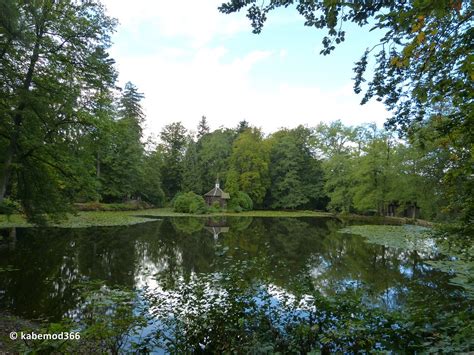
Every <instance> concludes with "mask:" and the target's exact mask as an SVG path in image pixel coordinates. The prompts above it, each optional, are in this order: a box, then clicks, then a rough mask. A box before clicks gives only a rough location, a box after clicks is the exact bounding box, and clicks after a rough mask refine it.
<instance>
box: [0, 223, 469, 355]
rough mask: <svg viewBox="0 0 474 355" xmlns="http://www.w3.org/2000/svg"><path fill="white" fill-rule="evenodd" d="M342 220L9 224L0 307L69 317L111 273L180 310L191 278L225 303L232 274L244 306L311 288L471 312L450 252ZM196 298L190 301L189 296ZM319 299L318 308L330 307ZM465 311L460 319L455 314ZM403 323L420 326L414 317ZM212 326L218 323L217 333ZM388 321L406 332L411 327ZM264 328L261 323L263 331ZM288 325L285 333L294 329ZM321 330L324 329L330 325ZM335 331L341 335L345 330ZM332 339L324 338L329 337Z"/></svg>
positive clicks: (399, 306) (424, 313)
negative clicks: (350, 230)
mask: <svg viewBox="0 0 474 355" xmlns="http://www.w3.org/2000/svg"><path fill="white" fill-rule="evenodd" d="M343 227H345V225H344V224H343V223H342V222H340V221H339V220H337V219H332V218H250V217H233V218H231V217H228V218H218V219H211V218H207V219H206V218H187V217H183V218H163V219H157V220H154V221H151V222H147V223H142V224H137V225H132V226H123V227H101V228H84V229H62V228H41V229H40V228H25V229H22V228H17V229H9V230H2V236H3V238H2V239H1V240H0V310H2V309H3V310H6V311H8V312H9V313H12V314H14V315H17V316H20V317H22V318H25V319H42V320H47V321H48V322H59V321H60V320H61V319H62V318H63V317H65V316H71V315H73V314H76V315H77V312H80V310H81V307H80V306H79V305H80V304H81V302H83V295H82V294H81V288H78V287H77V286H78V285H79V284H81V283H82V282H84V281H90V280H101V281H102V282H103V283H104V284H105V285H108V286H109V287H110V288H113V287H117V286H123V287H126V288H128V289H134V290H138V291H140V290H144V289H145V290H146V292H147V294H148V295H150V294H153V293H155V294H161V295H167V296H162V297H164V298H166V297H169V298H170V299H174V303H173V304H172V305H171V306H170V305H169V304H168V305H167V306H166V305H164V303H163V300H162V301H161V302H160V303H159V305H160V306H161V307H168V308H167V309H168V310H170V307H171V308H173V307H174V308H176V307H180V306H182V305H183V304H185V303H186V302H187V301H186V302H185V301H183V297H182V294H181V295H179V293H180V292H183V290H185V285H192V287H191V292H194V291H195V292H197V291H196V290H198V289H200V286H199V282H201V286H202V285H206V287H207V288H208V289H209V288H212V289H214V291H213V293H212V294H211V295H209V294H206V292H201V293H200V296H201V298H205V299H207V300H208V301H209V302H212V301H211V300H213V301H216V300H217V299H218V298H219V297H216V296H215V295H216V294H218V293H219V292H220V291H218V290H217V288H218V287H217V284H218V283H219V282H220V281H219V280H224V283H223V284H222V285H224V286H222V285H221V286H222V287H224V289H225V280H227V284H226V285H227V286H229V285H230V286H229V288H227V289H225V292H226V295H229V294H231V293H232V291H229V290H230V289H232V290H235V289H234V287H235V285H236V284H238V288H239V292H240V293H238V295H239V296H238V297H236V299H238V300H239V302H241V301H242V299H243V298H242V295H243V294H244V293H245V292H247V291H248V290H251V292H250V293H253V299H254V300H255V299H257V300H258V301H257V302H256V303H252V304H253V305H254V306H255V304H257V306H256V307H260V306H262V304H263V301H262V300H265V299H267V300H268V299H272V300H270V303H269V304H270V305H271V304H273V305H274V304H275V303H278V302H279V301H278V300H279V299H280V300H281V298H282V297H283V298H286V299H288V297H289V295H290V296H291V295H295V294H307V292H306V291H304V290H308V289H311V290H312V292H313V291H314V292H317V294H318V296H317V297H321V300H322V299H326V298H327V299H333V300H334V299H336V302H339V303H337V304H338V305H339V304H340V302H342V301H337V298H334V297H338V295H341V294H348V293H350V294H352V295H356V296H354V297H355V298H353V299H354V300H356V301H354V302H355V303H354V304H355V305H357V304H361V307H365V308H364V309H367V310H368V311H367V312H369V313H370V312H371V310H376V311H377V312H383V314H386V315H389V316H391V315H400V314H403V313H404V312H407V310H410V312H411V313H410V314H412V313H417V314H416V315H415V316H417V317H419V318H420V317H421V318H423V317H426V319H428V318H429V316H428V315H429V314H430V315H432V316H433V317H435V318H436V317H438V316H439V313H440V311H441V313H443V312H445V313H446V314H449V315H451V314H454V313H455V312H460V314H465V313H469V310H470V307H472V303H471V302H470V301H469V300H467V298H466V295H465V293H464V292H463V290H462V289H461V288H459V287H457V286H455V285H452V284H451V283H450V282H449V281H450V277H451V276H450V275H449V274H447V273H444V272H441V271H439V270H437V269H435V268H433V267H432V266H430V264H429V263H428V262H429V261H431V260H435V259H437V258H439V257H440V256H439V255H438V254H437V253H436V250H424V251H417V250H403V249H397V248H391V247H387V246H384V245H376V244H369V243H366V242H365V240H364V238H363V237H360V236H357V235H349V234H343V233H340V232H339V231H340V230H341V229H342V228H343ZM223 275H224V276H223ZM302 283H305V285H304V290H303V288H302V287H301V286H302ZM222 287H221V288H220V290H221V291H222ZM308 287H309V288H308ZM263 289H264V290H265V292H264V293H263V294H262V290H263ZM242 290H244V291H242ZM245 290H246V291H245ZM173 292H174V293H173ZM186 292H189V289H188V291H186ZM236 292H237V291H236ZM242 292H243V293H242ZM305 292H306V293H305ZM177 294H178V296H176V295H177ZM277 294H278V295H280V296H279V297H280V298H278V296H277ZM213 295H214V296H213ZM265 295H266V296H265ZM282 295H283V296H282ZM221 298H222V297H220V298H219V299H220V300H221V301H222V299H221ZM275 299H276V301H275ZM321 302H322V301H321ZM165 303H166V302H165ZM280 303H281V302H280ZM186 304H187V305H188V306H189V302H188V303H186ZM244 304H245V306H246V307H247V309H250V308H251V307H250V308H249V304H248V303H245V302H244ZM281 304H283V303H281ZM320 304H321V303H318V306H317V308H318V307H319V308H321V307H320ZM155 306H156V304H155ZM190 307H198V306H197V305H194V306H193V305H191V306H190ZM298 307H299V308H298V310H299V311H298V312H299V313H298V314H299V316H300V317H302V318H301V319H306V318H307V317H309V316H308V314H311V312H310V311H308V312H309V313H308V312H306V315H304V314H303V313H304V312H303V311H302V309H303V308H304V307H302V306H301V303H300V306H298ZM338 307H339V306H337V307H335V308H334V307H333V308H331V309H332V310H333V313H334V317H335V318H338V319H339V318H340V319H342V318H344V317H343V315H342V312H345V311H344V310H343V309H341V310H339V309H340V308H338ZM351 307H359V306H351ZM268 309H271V307H270V308H267V310H268ZM294 309H295V308H293V311H294ZM414 310H416V311H414ZM349 311H350V312H349V313H348V314H350V316H349V318H350V317H354V314H353V313H354V312H356V311H355V310H354V311H351V310H349ZM180 312H181V313H180ZM226 312H227V311H226ZM239 312H242V310H239ZM245 312H247V311H245ZM245 312H244V313H239V314H240V316H239V318H238V320H237V321H238V322H240V323H239V325H241V326H242V328H243V329H244V328H245V329H247V330H248V329H250V328H251V325H249V324H246V325H245V326H244V325H242V323H243V322H244V321H243V320H242V317H243V316H242V314H244V318H245V314H247V313H248V312H247V313H245ZM338 312H341V314H339V313H338ZM463 312H464V313H463ZM151 313H152V314H156V311H155V313H153V312H151ZM184 313H185V312H184V311H183V310H180V311H177V314H181V315H182V314H184ZM266 314H268V313H266ZM294 314H296V313H293V315H294ZM302 314H303V315H302ZM370 314H371V313H370ZM456 316H457V317H458V318H459V316H458V315H457V313H456ZM174 317H175V318H176V317H177V316H176V315H175V316H174ZM225 317H229V315H228V314H226V316H225ZM252 317H254V315H253V316H252ZM305 317H306V318H305ZM325 317H327V316H326V315H325ZM363 317H366V316H363ZM367 317H369V316H367ZM226 319H227V321H228V320H229V319H228V318H226ZM279 319H280V321H281V318H279ZM405 320H406V322H415V323H416V322H417V321H419V319H418V318H416V317H415V318H413V319H411V318H410V319H408V318H407V319H405ZM237 321H236V322H237ZM436 321H439V320H436ZM433 322H434V321H433ZM277 323H278V322H277ZM186 324H188V323H186ZM213 324H214V325H213V327H214V328H212V329H216V327H217V326H216V325H215V323H213ZM315 324H316V323H315ZM318 324H319V323H318ZM351 324H352V323H351ZM387 324H388V323H387ZM361 325H364V326H365V325H366V324H365V323H361V324H359V326H361ZM351 326H352V325H351ZM390 326H391V327H392V328H390V329H398V328H397V327H403V324H402V325H400V324H397V325H395V326H394V325H393V324H391V325H390ZM416 326H419V327H426V326H427V324H421V323H420V324H417V325H416ZM429 326H433V325H432V324H431V325H429ZM249 327H250V328H249ZM261 327H262V326H261V324H260V325H258V329H261ZM319 327H322V326H321V325H319ZM193 329H194V328H193ZM209 329H211V328H209ZM285 329H286V330H284V333H285V334H286V333H287V332H288V329H289V328H288V329H287V328H285ZM311 329H313V328H311ZM321 329H322V328H321ZM321 329H319V328H318V331H319V332H322V330H321ZM313 330H314V329H313ZM168 331H169V330H168ZM175 331H176V329H175ZM187 331H188V332H189V329H188V330H187ZM193 331H196V329H194V330H193ZM208 331H209V330H208ZM220 331H222V330H220ZM273 331H275V330H273ZM454 331H455V330H453V332H454ZM222 332H223V334H224V333H225V331H222ZM316 332H317V331H316ZM431 333H435V331H432V332H431ZM161 334H163V330H162V333H161ZM187 334H189V333H187ZM331 334H335V335H334V336H335V337H341V334H338V333H334V332H333V333H331ZM224 335H225V334H224ZM239 336H241V335H239ZM447 336H449V334H448V335H447ZM324 339H328V338H327V337H326V338H324ZM324 339H323V338H321V339H318V340H317V341H316V340H315V341H316V342H317V343H318V344H323V343H324ZM329 340H330V339H329ZM329 340H328V341H329ZM209 341H210V340H209ZM213 341H214V343H216V340H213ZM305 341H306V340H305ZM460 341H461V342H463V341H465V339H461V340H460ZM198 343H199V344H200V345H199V346H200V347H201V350H202V349H206V344H205V341H204V340H202V339H201V340H199V342H198ZM386 344H388V345H381V344H378V345H377V346H379V348H381V349H383V348H390V347H391V345H390V340H387V341H386ZM186 346H188V347H187V348H174V350H175V351H177V350H179V349H181V350H183V349H185V350H186V351H189V350H190V349H191V350H192V345H189V344H187V345H186ZM189 346H191V348H189ZM402 346H403V345H402ZM372 348H374V347H372ZM375 348H377V347H375ZM392 348H396V346H395V345H394V347H392ZM170 349H171V350H172V349H173V348H168V350H170ZM212 349H214V350H216V349H217V348H212ZM222 349H225V348H220V350H222ZM270 349H271V350H275V349H276V348H274V347H273V348H270ZM284 349H286V350H288V349H289V348H284ZM328 349H329V350H338V349H339V348H337V347H329V348H327V349H326V350H328ZM415 349H416V348H415ZM171 350H170V351H171ZM267 350H268V349H267ZM323 350H324V349H323Z"/></svg>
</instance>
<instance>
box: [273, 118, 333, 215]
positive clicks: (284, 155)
mask: <svg viewBox="0 0 474 355" xmlns="http://www.w3.org/2000/svg"><path fill="white" fill-rule="evenodd" d="M310 140H311V132H310V130H309V129H307V128H305V127H303V126H299V127H298V128H296V129H293V130H281V131H278V132H276V133H275V134H273V135H272V137H271V138H270V145H271V148H270V168H269V170H270V180H271V186H270V190H269V195H268V197H267V198H268V199H269V201H268V203H269V204H270V207H272V208H291V209H295V208H300V207H304V206H309V205H310V204H311V205H312V207H316V205H318V202H321V201H320V200H322V199H323V198H324V192H323V172H322V169H321V166H320V164H319V161H317V160H316V159H315V158H314V157H313V155H312V152H311V142H310ZM318 207H323V206H322V204H319V205H318Z"/></svg>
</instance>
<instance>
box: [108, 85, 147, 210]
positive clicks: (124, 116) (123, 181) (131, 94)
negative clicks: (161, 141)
mask: <svg viewBox="0 0 474 355" xmlns="http://www.w3.org/2000/svg"><path fill="white" fill-rule="evenodd" d="M143 97H144V96H143V94H141V93H139V92H138V89H137V88H136V87H135V86H134V85H133V84H132V83H130V82H128V83H127V84H126V85H125V89H124V90H123V91H122V93H121V96H120V97H119V99H118V112H117V115H118V117H117V118H118V119H117V120H116V121H114V122H113V123H112V127H111V128H112V130H111V132H110V135H109V138H110V139H109V140H108V142H107V143H108V144H109V145H108V151H106V152H104V154H103V156H102V158H101V163H102V167H101V175H100V181H101V185H102V189H101V194H102V196H103V198H104V199H105V201H109V202H110V201H120V200H124V199H130V198H132V197H138V196H139V195H140V193H139V191H138V187H139V186H140V182H141V180H142V174H143V162H144V161H143V159H144V147H143V143H142V142H141V138H142V127H141V123H142V122H143V119H144V115H143V111H142V108H141V102H140V101H141V100H142V99H143Z"/></svg>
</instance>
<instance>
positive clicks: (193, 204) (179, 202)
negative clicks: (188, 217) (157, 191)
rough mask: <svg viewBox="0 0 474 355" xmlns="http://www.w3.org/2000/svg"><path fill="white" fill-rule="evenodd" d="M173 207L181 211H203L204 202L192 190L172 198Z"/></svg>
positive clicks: (176, 210) (204, 208) (204, 210)
mask: <svg viewBox="0 0 474 355" xmlns="http://www.w3.org/2000/svg"><path fill="white" fill-rule="evenodd" d="M173 209H174V211H175V212H182V213H205V212H206V202H205V201H204V199H203V198H202V197H201V196H199V195H196V194H195V193H194V192H186V193H182V194H179V195H178V196H176V197H175V198H174V199H173Z"/></svg>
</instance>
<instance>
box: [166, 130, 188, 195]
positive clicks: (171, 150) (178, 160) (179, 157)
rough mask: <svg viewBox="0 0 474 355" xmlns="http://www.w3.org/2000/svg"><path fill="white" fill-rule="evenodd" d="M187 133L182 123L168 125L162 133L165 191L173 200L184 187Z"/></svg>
mask: <svg viewBox="0 0 474 355" xmlns="http://www.w3.org/2000/svg"><path fill="white" fill-rule="evenodd" d="M186 133H187V130H186V128H185V127H184V126H183V125H182V124H181V122H174V123H171V124H169V125H166V126H165V127H164V128H163V129H162V131H161V133H160V138H161V140H162V142H163V144H162V149H163V154H164V165H165V167H166V168H165V169H164V170H163V172H162V179H163V189H164V191H165V194H166V195H167V197H168V198H172V197H173V196H174V195H175V194H176V193H177V192H178V191H179V190H180V188H181V186H182V180H183V170H184V166H183V159H184V154H185V149H186V141H187V140H186Z"/></svg>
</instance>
